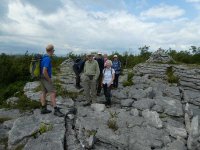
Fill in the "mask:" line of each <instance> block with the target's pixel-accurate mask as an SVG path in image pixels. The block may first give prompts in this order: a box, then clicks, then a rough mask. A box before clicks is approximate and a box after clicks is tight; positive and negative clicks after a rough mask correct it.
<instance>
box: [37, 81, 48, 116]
mask: <svg viewBox="0 0 200 150" xmlns="http://www.w3.org/2000/svg"><path fill="white" fill-rule="evenodd" d="M40 83H41V86H42V94H41V96H40V102H41V105H42V109H41V114H47V113H51V110H48V109H47V103H46V94H47V89H46V80H45V79H41V80H40Z"/></svg>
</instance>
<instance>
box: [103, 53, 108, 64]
mask: <svg viewBox="0 0 200 150" xmlns="http://www.w3.org/2000/svg"><path fill="white" fill-rule="evenodd" d="M103 59H104V67H105V63H106V61H107V60H108V55H107V54H106V53H105V54H104V55H103Z"/></svg>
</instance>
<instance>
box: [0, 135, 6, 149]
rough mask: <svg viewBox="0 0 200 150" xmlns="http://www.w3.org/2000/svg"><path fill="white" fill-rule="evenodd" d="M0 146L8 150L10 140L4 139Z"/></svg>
mask: <svg viewBox="0 0 200 150" xmlns="http://www.w3.org/2000/svg"><path fill="white" fill-rule="evenodd" d="M0 144H1V145H4V146H5V149H6V150H7V147H8V138H3V139H1V140H0Z"/></svg>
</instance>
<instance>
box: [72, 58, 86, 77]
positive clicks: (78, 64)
mask: <svg viewBox="0 0 200 150" xmlns="http://www.w3.org/2000/svg"><path fill="white" fill-rule="evenodd" d="M84 64H85V61H83V60H81V59H80V58H77V59H76V60H75V62H74V65H73V70H74V72H75V73H76V74H80V73H81V72H82V71H83V68H84Z"/></svg>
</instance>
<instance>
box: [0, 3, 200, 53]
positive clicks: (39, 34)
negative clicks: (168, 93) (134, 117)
mask: <svg viewBox="0 0 200 150" xmlns="http://www.w3.org/2000/svg"><path fill="white" fill-rule="evenodd" d="M89 1H91V0H89ZM60 2H61V5H58V6H59V7H55V8H56V9H55V10H54V11H53V12H51V13H47V12H48V11H46V12H45V13H44V10H42V8H40V7H38V6H36V4H32V3H31V2H24V1H22V0H12V1H9V3H8V5H7V13H6V17H7V21H1V24H0V26H1V27H0V33H2V34H1V35H0V41H1V42H0V52H5V51H6V50H7V51H9V52H12V51H13V50H14V48H15V51H16V52H19V51H20V52H21V51H25V50H29V51H30V52H41V53H43V52H44V49H45V47H46V45H47V44H48V43H53V44H54V45H55V48H56V54H63V55H64V54H66V53H68V52H69V51H74V52H76V53H84V52H87V51H94V50H96V51H102V52H107V53H109V52H110V53H111V52H113V51H116V50H117V51H118V52H124V51H126V50H129V49H130V48H131V49H133V50H134V52H133V53H137V51H138V50H137V49H138V47H141V46H144V45H149V46H151V47H150V48H151V50H152V51H154V50H156V49H158V48H159V47H162V48H167V49H168V48H169V47H171V48H175V49H176V48H179V49H181V48H184V47H187V46H188V45H190V44H191V45H195V44H196V45H197V44H198V41H199V37H200V29H199V28H198V24H199V23H200V19H197V18H196V19H195V20H189V19H186V18H183V14H184V11H183V10H182V9H180V8H179V7H177V6H168V5H167V6H166V5H159V6H162V8H165V9H162V11H164V12H165V13H166V14H168V15H169V17H168V18H167V19H166V18H165V19H163V21H162V20H161V21H153V20H148V19H147V20H145V19H141V16H142V15H141V16H136V15H134V14H133V13H130V12H128V11H126V10H124V9H122V8H121V9H119V10H118V9H117V7H118V6H116V7H114V8H116V9H111V10H110V9H108V10H109V11H108V10H107V11H102V10H99V9H96V8H95V7H93V9H89V8H86V7H87V6H84V7H80V4H81V2H80V3H77V1H76V2H74V1H72V0H61V1H60ZM82 2H83V1H82ZM84 2H85V1H84ZM112 2H114V1H112ZM38 3H39V2H38ZM91 3H92V2H91ZM94 3H95V5H94V6H96V5H100V4H98V3H101V2H100V1H96V2H94ZM38 5H39V4H38ZM101 6H102V7H103V3H102V4H101ZM164 6H165V7H164ZM109 7H113V6H111V5H110V6H109ZM155 8H158V6H157V7H153V8H152V9H150V10H153V9H154V10H156V9H155ZM166 9H167V10H168V9H169V10H170V11H172V12H173V13H174V14H173V15H171V14H169V13H168V11H167V10H166ZM158 10H159V9H157V12H158V13H159V11H158ZM178 10H179V11H178ZM148 11H149V10H148ZM148 11H146V12H148ZM151 12H153V11H151ZM154 12H156V11H154ZM177 12H179V13H177ZM160 13H161V12H160ZM144 14H145V13H144V12H143V15H144ZM146 14H147V13H146ZM163 15H164V14H163ZM143 17H147V15H146V16H145V15H144V16H143ZM148 17H152V16H148ZM153 17H154V16H153ZM170 19H171V20H170ZM9 45H10V46H9Z"/></svg>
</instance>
